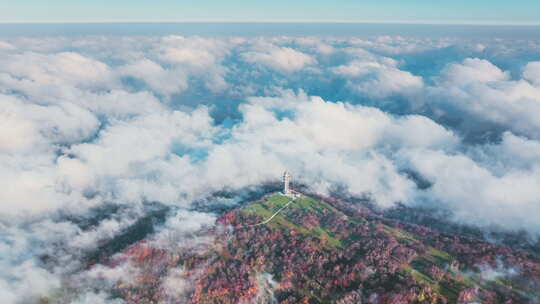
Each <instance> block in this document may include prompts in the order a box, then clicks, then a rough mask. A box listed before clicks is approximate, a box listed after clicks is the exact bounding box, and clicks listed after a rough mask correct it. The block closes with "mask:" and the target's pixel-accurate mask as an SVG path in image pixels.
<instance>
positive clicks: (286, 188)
mask: <svg viewBox="0 0 540 304" xmlns="http://www.w3.org/2000/svg"><path fill="white" fill-rule="evenodd" d="M291 180H292V176H291V174H290V173H289V172H288V171H285V172H283V194H284V195H291V194H292V192H291Z"/></svg>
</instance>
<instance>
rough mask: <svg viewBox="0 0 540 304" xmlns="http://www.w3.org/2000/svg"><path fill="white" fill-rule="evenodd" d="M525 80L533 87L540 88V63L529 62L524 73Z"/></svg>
mask: <svg viewBox="0 0 540 304" xmlns="http://www.w3.org/2000/svg"><path fill="white" fill-rule="evenodd" d="M523 78H524V79H527V80H528V81H530V82H531V83H532V84H533V85H535V86H537V87H539V86H540V61H536V62H529V63H527V65H526V66H525V70H524V71H523Z"/></svg>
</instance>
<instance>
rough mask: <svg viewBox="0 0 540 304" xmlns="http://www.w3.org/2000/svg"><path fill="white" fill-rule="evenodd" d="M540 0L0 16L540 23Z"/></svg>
mask: <svg viewBox="0 0 540 304" xmlns="http://www.w3.org/2000/svg"><path fill="white" fill-rule="evenodd" d="M539 11H540V1H538V0H519V1H507V0H476V1H470V0H451V1H449V0H439V1H433V0H407V1H403V0H383V1H381V0H334V1H326V0H325V1H322V0H296V1H290V0H289V1H287V0H274V1H257V0H230V1H222V0H197V1H186V0H161V1H151V0H114V1H111V0H52V1H43V0H17V1H10V0H1V1H0V21H1V22H105V21H152V22H156V21H307V22H313V21H315V22H317V21H318V22H321V21H345V22H404V23H450V24H454V23H458V24H462V23H466V24H540V17H539V14H538V12H539Z"/></svg>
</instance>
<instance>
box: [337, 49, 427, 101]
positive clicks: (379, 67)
mask: <svg viewBox="0 0 540 304" xmlns="http://www.w3.org/2000/svg"><path fill="white" fill-rule="evenodd" d="M347 51H348V53H351V54H353V55H354V57H359V58H357V59H353V60H352V61H350V62H348V63H347V64H344V65H340V66H337V67H334V68H332V72H333V73H334V74H336V75H340V76H343V77H346V78H348V79H350V80H349V86H350V87H351V88H352V89H353V90H356V91H359V92H361V93H363V94H366V95H368V96H371V97H376V98H381V97H387V96H391V95H394V94H411V93H414V92H417V91H419V90H420V89H422V88H423V86H424V83H423V80H422V78H421V77H418V76H415V75H413V74H411V73H410V72H407V71H402V70H400V69H399V68H398V62H397V61H395V60H393V59H391V58H387V57H380V56H374V55H373V54H371V53H369V52H367V51H365V50H363V49H349V50H347Z"/></svg>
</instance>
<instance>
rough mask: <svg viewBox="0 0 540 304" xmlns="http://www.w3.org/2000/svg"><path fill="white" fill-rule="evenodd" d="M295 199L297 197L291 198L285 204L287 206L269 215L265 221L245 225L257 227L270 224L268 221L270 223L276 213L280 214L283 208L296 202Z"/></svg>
mask: <svg viewBox="0 0 540 304" xmlns="http://www.w3.org/2000/svg"><path fill="white" fill-rule="evenodd" d="M295 200H296V198H295V199H292V200H290V201H289V202H288V203H287V204H285V206H283V207H281V208H279V210H278V211H277V212H276V213H274V214H272V216H271V217H269V218H268V219H267V220H265V221H263V222H260V223H258V224H255V225H248V226H245V227H255V226H260V225H264V224H268V223H269V222H270V221H271V220H272V219H273V218H274V217H275V216H276V215H278V214H279V213H280V212H281V210H283V209H285V208H287V207H288V206H289V205H290V204H291V203H292V202H294V201H295Z"/></svg>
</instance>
